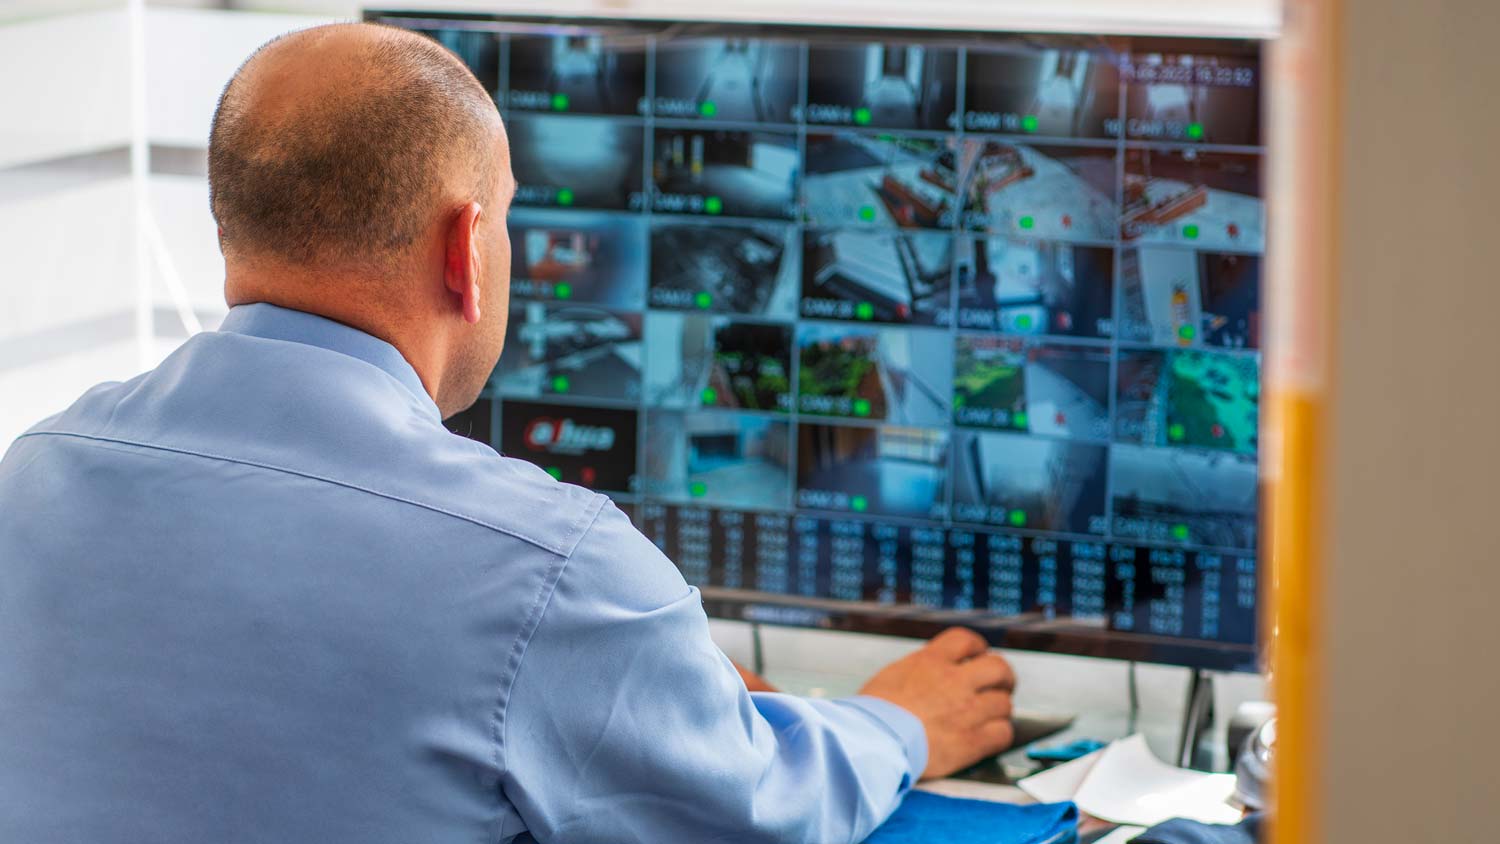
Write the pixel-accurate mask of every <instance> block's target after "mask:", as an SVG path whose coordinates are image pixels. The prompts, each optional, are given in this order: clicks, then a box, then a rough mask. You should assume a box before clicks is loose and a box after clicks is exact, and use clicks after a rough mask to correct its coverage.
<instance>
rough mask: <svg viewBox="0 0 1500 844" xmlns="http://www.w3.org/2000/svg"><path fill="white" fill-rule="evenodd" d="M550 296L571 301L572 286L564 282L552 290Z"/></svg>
mask: <svg viewBox="0 0 1500 844" xmlns="http://www.w3.org/2000/svg"><path fill="white" fill-rule="evenodd" d="M552 295H554V296H556V297H557V298H559V299H571V298H573V285H571V284H568V283H567V282H566V281H565V282H563V283H562V284H559V285H558V286H556V287H554V288H552Z"/></svg>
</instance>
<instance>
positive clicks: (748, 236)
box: [649, 220, 801, 320]
mask: <svg viewBox="0 0 1500 844" xmlns="http://www.w3.org/2000/svg"><path fill="white" fill-rule="evenodd" d="M800 250H801V246H800V244H799V242H798V233H797V229H796V227H795V226H789V225H784V224H778V223H743V224H714V225H705V224H702V223H699V222H696V221H693V222H680V221H678V222H669V221H661V220H657V221H655V222H653V223H652V225H651V289H650V294H649V297H650V298H649V301H650V305H651V307H652V308H657V309H660V310H693V311H707V312H710V313H732V314H743V315H745V316H753V317H762V318H770V319H784V320H791V319H793V318H795V317H796V315H797V290H798V278H797V268H798V267H799V266H800V262H799V257H800Z"/></svg>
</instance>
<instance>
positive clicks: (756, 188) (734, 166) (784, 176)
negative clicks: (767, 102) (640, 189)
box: [651, 128, 800, 220]
mask: <svg viewBox="0 0 1500 844" xmlns="http://www.w3.org/2000/svg"><path fill="white" fill-rule="evenodd" d="M655 149H656V157H655V159H654V160H653V161H652V163H651V180H652V184H653V185H654V188H655V193H654V200H653V203H652V207H653V209H654V210H655V211H656V212H657V213H660V214H703V215H707V216H711V217H717V216H725V217H772V218H777V219H784V220H790V219H794V218H796V216H797V171H798V168H799V167H800V163H799V158H798V155H797V136H796V135H792V134H780V133H773V132H747V131H740V130H731V129H661V128H658V129H657V130H656V135H655Z"/></svg>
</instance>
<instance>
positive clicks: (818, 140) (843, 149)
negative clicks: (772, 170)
mask: <svg viewBox="0 0 1500 844" xmlns="http://www.w3.org/2000/svg"><path fill="white" fill-rule="evenodd" d="M958 191H959V174H958V155H957V151H956V150H955V148H954V146H953V144H952V143H951V142H949V141H946V140H943V139H940V138H928V137H904V136H896V135H889V134H881V135H863V134H857V133H853V132H839V133H834V134H816V135H809V136H808V137H807V175H806V179H805V182H804V184H803V193H804V195H805V197H806V199H805V201H804V206H805V214H806V218H807V221H808V223H810V224H812V225H817V226H865V225H868V226H876V227H882V228H889V227H892V226H899V227H903V228H931V229H951V228H952V227H953V224H954V222H955V221H956V220H957V219H958V213H959V206H960V201H959V197H958Z"/></svg>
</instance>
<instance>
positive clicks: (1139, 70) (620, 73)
mask: <svg viewBox="0 0 1500 844" xmlns="http://www.w3.org/2000/svg"><path fill="white" fill-rule="evenodd" d="M367 18H368V19H371V20H378V21H381V22H384V23H389V24H394V25H397V26H403V27H409V28H412V29H416V30H419V31H422V32H424V33H427V34H429V35H431V36H432V37H434V38H435V39H437V40H438V41H439V42H441V43H443V44H444V45H447V46H448V47H450V48H452V49H453V50H454V51H455V52H456V53H457V54H458V55H459V56H460V57H462V58H463V59H464V60H465V61H467V62H469V63H470V65H471V66H472V67H473V69H474V71H475V73H476V75H477V76H478V77H479V78H480V79H481V80H483V81H484V84H485V85H486V87H487V88H490V89H491V90H492V91H493V93H494V96H495V100H496V104H497V106H498V108H500V109H501V111H502V113H503V115H504V117H505V120H506V123H507V126H508V130H509V137H510V144H511V149H512V156H513V163H514V172H515V174H516V176H517V178H518V179H519V181H520V185H521V187H520V190H519V192H518V194H517V198H516V203H515V207H514V209H513V211H512V215H511V229H512V245H513V255H514V263H513V272H512V275H513V289H512V302H513V310H512V313H511V321H510V329H509V335H508V341H507V347H506V351H505V353H504V356H503V357H502V359H501V363H500V366H499V368H498V369H497V371H496V373H495V376H494V378H493V379H492V380H491V383H490V387H489V389H488V390H487V391H486V394H485V396H484V398H483V399H482V406H481V407H480V408H478V409H477V410H476V411H475V412H474V415H473V419H472V420H470V421H469V422H468V423H467V424H463V425H460V426H458V427H460V428H461V429H462V430H465V431H468V432H469V433H470V435H472V436H477V437H479V438H481V439H485V440H487V441H489V442H491V443H492V444H493V445H494V446H495V447H496V448H497V449H499V450H501V451H502V452H504V453H506V454H508V455H511V456H514V457H519V458H522V459H526V460H531V461H535V462H536V463H537V464H539V465H541V466H542V467H543V468H545V469H546V470H547V471H549V472H551V473H552V474H553V475H554V476H556V477H558V478H560V479H561V480H565V481H568V482H571V483H579V484H584V485H587V486H590V487H593V488H595V489H598V490H600V491H601V492H605V493H608V494H609V495H611V496H612V497H614V498H615V499H616V501H617V502H618V503H619V504H620V506H621V507H622V508H623V509H625V510H626V511H627V512H628V513H630V514H631V516H632V518H634V519H635V521H636V523H637V524H638V526H639V527H640V528H641V530H642V531H643V532H644V533H645V534H646V535H648V536H649V537H651V538H652V539H653V540H654V541H655V542H656V543H657V544H658V545H659V546H660V547H661V548H662V549H663V550H664V551H665V552H666V554H667V556H668V557H670V558H671V559H672V560H673V561H674V562H675V563H676V564H677V565H678V566H679V567H681V569H682V571H683V573H684V575H685V576H686V577H687V579H688V580H689V582H691V583H693V584H695V585H697V586H699V587H701V588H702V591H703V597H704V601H705V604H706V606H707V608H708V609H709V611H710V612H711V613H713V614H715V615H718V616H721V617H726V618H734V619H743V620H749V621H756V622H766V623H777V624H790V625H803V626H808V627H819V628H829V629H848V630H861V631H867V632H881V633H893V634H901V635H911V636H928V635H931V634H932V633H933V632H935V631H937V630H939V629H941V628H943V627H945V626H947V625H952V624H962V625H966V626H969V627H971V628H973V629H975V630H978V631H980V632H981V633H983V634H985V635H986V636H988V637H989V639H990V640H991V641H992V642H993V643H994V644H996V645H1000V646H1007V647H1017V648H1028V649H1037V650H1047V651H1056V652H1063V653H1072V654H1083V655H1093V656H1103V657H1112V658H1120V659H1130V660H1139V661H1150V662H1165V663H1176V664H1181V665H1187V666H1192V667H1196V668H1212V669H1232V670H1253V669H1255V668H1256V663H1257V660H1256V604H1257V600H1256V599H1257V592H1258V588H1259V578H1258V574H1257V565H1256V552H1257V547H1258V544H1259V541H1260V538H1259V535H1258V534H1259V531H1258V524H1259V516H1260V506H1259V489H1260V484H1259V476H1258V465H1257V456H1258V453H1259V424H1258V420H1259V415H1260V414H1259V409H1260V408H1259V398H1260V396H1259V393H1260V354H1259V348H1260V339H1261V334H1262V323H1261V297H1260V286H1261V284H1260V282H1261V279H1260V275H1261V269H1262V262H1261V258H1260V255H1261V254H1262V252H1263V249H1264V240H1265V220H1264V213H1265V212H1264V202H1263V200H1262V197H1261V189H1260V184H1261V170H1262V161H1263V147H1262V138H1261V119H1260V96H1259V91H1260V82H1261V78H1260V76H1261V64H1260V62H1261V45H1260V43H1259V42H1257V41H1252V40H1230V39H1167V38H1144V37H1135V36H1114V35H1110V34H1107V33H1075V34H1033V33H1007V32H953V31H935V30H934V31H928V30H891V29H875V28H857V27H832V26H798V25H779V24H772V23H765V24H746V23H714V22H682V21H673V22H667V21H650V20H604V19H594V18H566V19H563V18H545V17H523V16H504V15H482V14H451V15H450V14H438V13H433V12H397V11H391V12H384V11H372V12H369V13H367Z"/></svg>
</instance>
